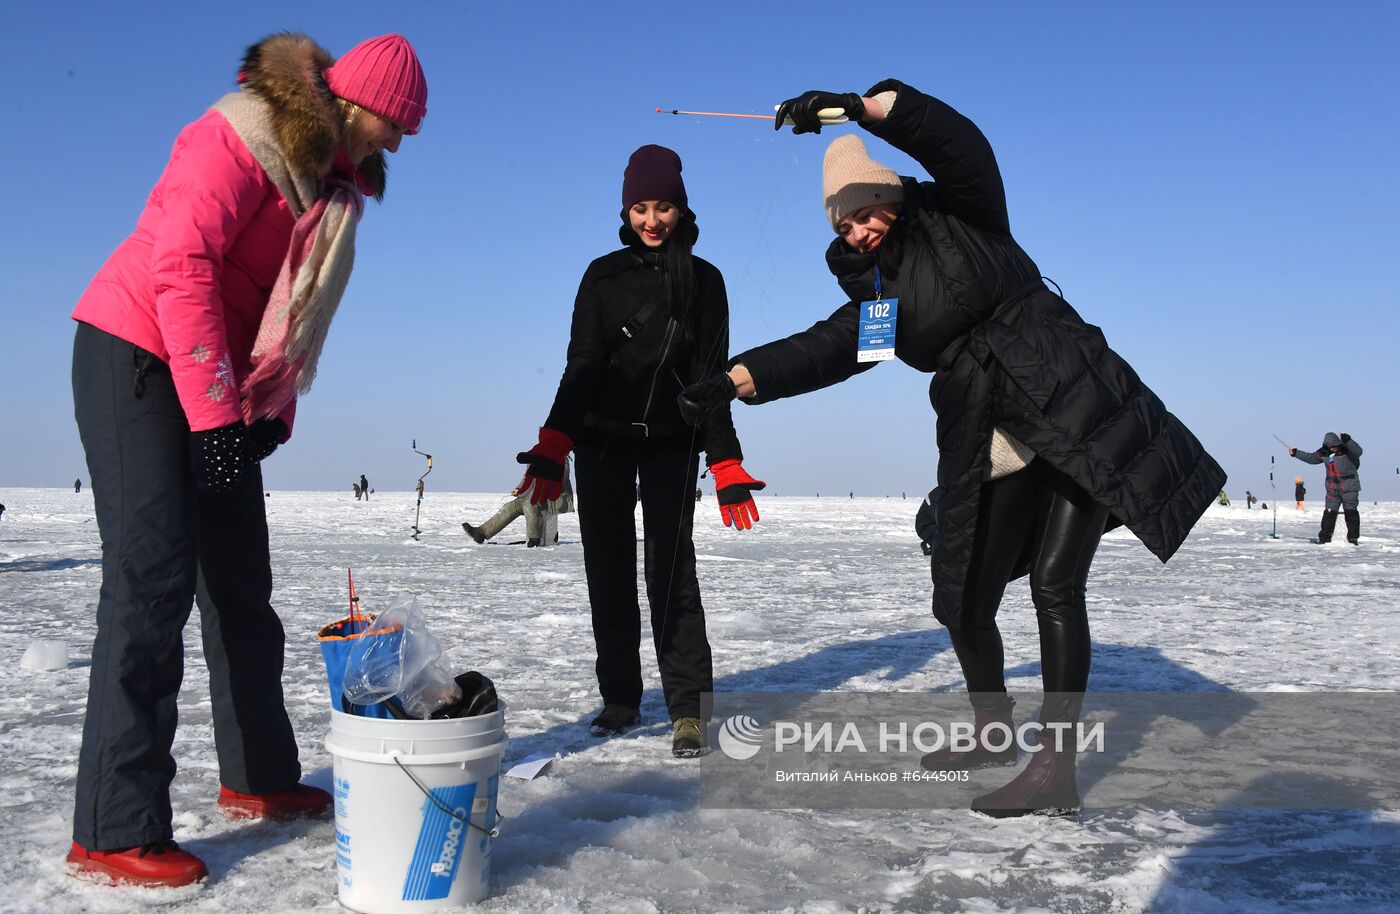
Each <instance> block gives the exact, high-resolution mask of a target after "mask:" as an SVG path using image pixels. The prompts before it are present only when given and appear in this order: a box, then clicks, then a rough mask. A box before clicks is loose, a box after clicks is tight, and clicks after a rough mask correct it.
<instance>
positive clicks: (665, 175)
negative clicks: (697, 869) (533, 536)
mask: <svg viewBox="0 0 1400 914" xmlns="http://www.w3.org/2000/svg"><path fill="white" fill-rule="evenodd" d="M619 235H620V237H621V239H622V243H623V244H624V245H625V247H624V248H623V249H622V250H619V251H614V252H612V253H611V254H605V255H604V256H602V257H599V258H598V259H597V260H595V261H593V262H592V263H591V264H589V265H588V270H587V271H586V272H585V273H584V274H583V281H582V282H581V283H580V284H579V290H578V297H577V299H576V300H575V302H574V315H573V326H572V330H571V332H570V336H569V351H568V361H567V363H566V364H565V366H564V376H563V377H562V378H561V379H560V381H559V390H558V392H557V393H556V394H555V397H554V407H553V408H552V409H551V410H550V412H549V418H548V419H546V420H545V424H544V427H543V428H541V429H540V436H539V443H538V444H536V445H535V447H533V448H532V449H530V450H529V451H526V452H524V453H522V454H520V455H518V457H517V458H516V459H517V460H519V461H520V462H521V463H525V464H528V465H529V466H528V468H527V470H526V472H525V478H524V479H523V480H522V481H521V484H520V486H519V488H517V489H516V494H517V495H518V494H520V493H522V492H525V491H526V490H527V489H531V487H533V491H532V493H531V500H532V502H538V501H545V500H552V499H553V498H556V497H557V496H558V494H559V489H560V487H561V480H562V478H563V474H564V461H565V458H566V457H567V456H568V454H569V451H571V450H575V451H576V453H577V458H576V461H575V466H576V468H577V474H578V515H579V531H580V533H581V535H582V538H583V558H584V567H585V569H586V572H587V575H588V600H589V603H590V605H591V606H592V610H593V638H594V641H595V643H596V645H597V649H598V661H597V672H598V686H599V690H600V691H601V692H602V697H603V710H602V713H600V714H599V715H598V716H597V717H596V718H594V720H593V723H592V731H593V733H594V734H595V735H599V736H606V735H611V734H614V733H619V732H621V731H622V730H624V729H626V728H627V727H629V726H631V725H632V724H634V723H636V721H637V709H638V706H639V705H640V704H641V698H642V672H641V665H640V661H639V658H638V650H639V648H640V643H641V619H640V616H641V610H640V607H639V606H638V602H637V546H636V543H637V534H636V525H635V522H634V512H635V506H636V502H637V501H638V500H640V502H641V505H642V525H643V530H644V540H645V574H646V585H647V600H648V602H649V603H650V604H651V627H652V637H653V639H654V641H655V643H656V656H657V661H658V663H659V665H660V668H661V683H662V689H663V691H664V692H665V696H666V707H667V709H668V710H669V711H670V715H671V720H672V721H673V733H672V752H673V753H674V754H675V755H677V756H680V757H690V756H696V755H701V754H703V753H704V752H705V751H706V750H707V748H708V746H707V742H706V738H705V727H704V722H703V720H702V719H701V718H702V710H701V706H700V696H701V694H702V693H704V692H709V691H712V690H713V688H714V685H713V678H712V671H711V662H710V644H709V640H708V639H707V638H706V636H705V611H704V608H703V606H702V605H701V603H700V585H699V583H698V581H697V580H696V576H695V544H694V543H693V541H692V539H691V530H692V524H693V520H694V515H695V499H694V496H693V492H694V491H695V483H696V478H697V476H698V472H699V459H698V455H699V451H700V450H701V449H703V450H704V451H705V454H706V462H707V463H708V464H709V467H710V470H711V471H712V472H713V473H714V477H715V487H716V490H717V496H718V500H719V503H720V514H721V517H722V519H723V520H724V523H725V525H726V526H729V525H731V524H732V525H733V526H735V527H736V528H738V529H740V530H747V529H749V528H750V527H752V525H753V522H754V521H757V520H758V510H757V508H756V507H755V505H754V502H753V495H752V491H753V490H756V489H761V488H763V486H764V484H763V483H762V482H760V481H758V480H756V479H754V478H753V477H751V476H749V474H748V473H746V472H745V471H744V468H743V464H742V460H743V453H742V452H741V451H740V449H739V439H738V437H737V436H736V435H735V433H734V422H733V420H732V419H731V418H730V415H729V409H728V407H727V406H725V407H723V408H720V409H716V410H715V411H713V412H712V413H710V414H709V415H707V416H706V417H705V418H704V421H703V422H700V423H699V424H698V425H694V424H691V423H688V422H686V421H685V420H683V419H682V418H681V415H680V410H679V408H678V406H677V395H678V393H679V392H680V390H681V388H682V387H684V386H685V385H686V384H688V383H690V382H691V381H693V380H696V379H698V378H701V377H703V376H705V375H706V374H707V373H709V372H713V371H715V370H716V369H717V368H718V367H720V366H723V365H725V364H727V362H728V357H729V302H728V299H727V298H726V297H725V293H724V279H723V277H722V276H720V273H719V271H718V270H716V269H715V268H714V267H713V266H711V265H710V264H709V263H707V262H705V261H704V260H701V259H700V258H699V257H695V256H694V255H692V254H691V247H692V246H693V245H694V244H695V241H696V238H697V237H698V235H699V231H698V229H697V228H696V224H695V214H694V213H692V212H691V211H690V209H689V207H688V201H687V198H686V192H685V183H684V182H683V181H682V179H681V160H680V157H679V156H677V155H676V153H675V152H673V151H672V150H670V149H666V148H665V147H663V146H643V147H641V148H640V149H638V150H637V151H636V152H634V153H633V154H632V156H631V158H630V159H629V160H628V163H627V169H626V171H625V172H624V175H623V182H622V228H621V229H620V230H619Z"/></svg>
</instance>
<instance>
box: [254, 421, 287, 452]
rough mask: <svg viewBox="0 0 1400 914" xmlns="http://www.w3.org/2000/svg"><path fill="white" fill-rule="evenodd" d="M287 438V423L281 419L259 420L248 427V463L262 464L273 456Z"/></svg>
mask: <svg viewBox="0 0 1400 914" xmlns="http://www.w3.org/2000/svg"><path fill="white" fill-rule="evenodd" d="M286 437H287V423H285V422H283V421H282V420H281V419H276V418H273V419H259V420H258V421H256V422H254V423H253V424H252V425H250V426H248V461H249V462H250V463H260V462H261V461H263V460H266V459H267V458H268V457H271V456H272V452H273V451H275V450H277V445H279V444H281V443H282V439H283V438H286Z"/></svg>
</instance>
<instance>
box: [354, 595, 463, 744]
mask: <svg viewBox="0 0 1400 914" xmlns="http://www.w3.org/2000/svg"><path fill="white" fill-rule="evenodd" d="M344 692H345V697H346V698H347V699H348V700H349V701H351V702H352V703H354V704H357V705H372V704H377V703H379V702H382V701H387V700H388V699H390V698H394V699H397V700H398V702H399V704H400V705H401V706H402V707H403V709H404V711H405V712H407V713H408V714H409V716H411V717H416V718H420V719H426V718H427V717H428V716H429V715H430V714H432V713H433V712H434V711H436V710H437V709H438V708H440V707H442V706H443V705H446V704H450V703H451V702H454V701H456V700H458V699H459V698H461V696H462V690H461V689H460V688H458V686H457V683H456V682H455V681H454V680H453V677H452V673H451V672H450V670H449V668H448V667H447V665H446V664H445V663H444V662H443V659H442V645H441V644H439V643H438V640H437V638H435V637H434V636H433V633H432V632H430V631H428V623H427V620H426V619H425V618H424V617H423V612H422V610H420V609H419V608H418V598H417V597H413V596H408V597H402V598H400V599H399V600H397V601H395V602H394V604H393V605H392V606H390V607H389V608H388V609H387V610H385V611H384V612H382V613H380V614H379V616H378V617H377V618H375V620H374V622H373V624H371V625H370V627H369V628H367V629H365V632H364V634H363V635H361V636H360V637H359V638H357V639H355V644H354V646H353V647H352V648H351V649H350V657H349V659H348V660H347V661H346V663H345V682H344Z"/></svg>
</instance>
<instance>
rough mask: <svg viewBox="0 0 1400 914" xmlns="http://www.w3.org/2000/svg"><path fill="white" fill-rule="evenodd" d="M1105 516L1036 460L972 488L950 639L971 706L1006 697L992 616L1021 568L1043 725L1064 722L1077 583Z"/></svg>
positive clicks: (1080, 649) (1078, 657)
mask: <svg viewBox="0 0 1400 914" xmlns="http://www.w3.org/2000/svg"><path fill="white" fill-rule="evenodd" d="M1107 518H1108V509H1106V508H1104V507H1102V506H1101V505H1098V504H1097V503H1095V502H1094V501H1093V499H1091V498H1089V496H1088V495H1087V494H1086V493H1085V492H1084V491H1083V490H1082V489H1080V488H1079V487H1078V486H1076V485H1075V484H1074V483H1073V482H1072V481H1071V480H1070V479H1069V478H1068V477H1066V476H1064V474H1062V473H1059V472H1057V471H1056V470H1053V469H1051V468H1050V467H1049V466H1048V465H1047V464H1045V463H1044V462H1042V461H1039V460H1037V461H1034V462H1033V463H1032V464H1031V465H1030V466H1029V467H1027V468H1026V469H1024V470H1021V471H1020V472H1017V473H1012V474H1011V475H1010V476H1003V477H1002V478H1000V479H997V480H994V481H992V482H988V483H986V484H984V485H983V487H982V499H981V513H980V515H979V517H978V519H977V534H976V537H975V538H974V541H973V547H972V548H973V553H972V564H971V568H970V572H969V581H968V591H967V592H968V599H969V600H971V601H972V603H971V613H970V615H969V621H968V624H967V626H966V627H964V628H961V629H953V630H950V632H949V634H950V636H951V638H952V642H953V650H954V651H955V652H956V653H957V655H958V663H959V664H960V665H961V666H962V671H963V678H965V679H966V680H967V689H968V691H969V692H970V693H972V696H973V703H974V705H979V703H980V705H985V706H988V707H990V706H993V705H995V704H997V703H999V701H1000V699H999V698H998V693H1005V692H1006V677H1005V656H1004V654H1003V650H1002V642H1001V632H1000V631H999V630H998V629H997V622H996V617H997V609H998V607H1000V605H1001V598H1002V594H1003V593H1004V592H1005V590H1006V585H1007V582H1008V581H1009V580H1010V578H1011V575H1012V573H1013V572H1014V570H1015V569H1016V568H1017V567H1018V566H1019V565H1021V564H1022V563H1023V562H1024V561H1025V560H1026V559H1029V561H1030V577H1031V580H1030V584H1031V602H1032V603H1034V604H1035V616H1036V623H1037V625H1038V627H1039V629H1040V667H1041V680H1042V683H1043V685H1044V689H1045V694H1046V704H1045V707H1043V708H1042V709H1041V719H1042V721H1043V722H1051V721H1074V720H1077V719H1078V717H1079V707H1080V704H1081V703H1082V693H1083V692H1084V689H1085V687H1086V686H1087V685H1088V682H1089V661H1090V655H1091V653H1092V646H1091V644H1090V641H1089V615H1088V612H1087V610H1086V608H1085V601H1084V594H1085V584H1086V582H1087V580H1088V577H1089V566H1090V565H1091V564H1092V563H1093V561H1094V552H1095V551H1096V550H1097V549H1098V545H1099V538H1100V537H1101V536H1102V535H1103V529H1104V522H1105V521H1106V520H1107Z"/></svg>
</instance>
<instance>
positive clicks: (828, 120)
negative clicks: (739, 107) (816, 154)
mask: <svg viewBox="0 0 1400 914" xmlns="http://www.w3.org/2000/svg"><path fill="white" fill-rule="evenodd" d="M779 107H780V106H778V105H774V106H773V110H774V111H777V110H778V108H779ZM656 113H657V114H685V115H692V116H695V117H740V118H748V119H751V120H756V121H771V120H773V118H772V117H771V116H770V115H767V114H734V113H732V112H728V111H682V110H681V109H679V108H670V109H662V108H657V109H656ZM817 117H819V118H821V122H822V123H823V124H844V123H846V121H848V120H849V118H847V117H846V113H845V112H844V111H842V110H841V109H840V108H823V109H821V110H820V111H818V112H817ZM791 125H792V118H790V117H789V118H783V126H784V127H788V126H791Z"/></svg>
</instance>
